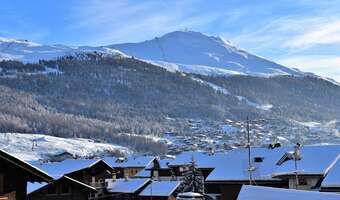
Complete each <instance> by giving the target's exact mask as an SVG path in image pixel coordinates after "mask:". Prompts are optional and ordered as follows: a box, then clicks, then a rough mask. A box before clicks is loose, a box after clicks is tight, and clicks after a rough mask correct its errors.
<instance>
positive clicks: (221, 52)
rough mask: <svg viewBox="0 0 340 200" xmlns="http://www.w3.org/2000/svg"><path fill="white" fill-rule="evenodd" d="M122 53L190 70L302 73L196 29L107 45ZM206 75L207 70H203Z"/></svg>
mask: <svg viewBox="0 0 340 200" xmlns="http://www.w3.org/2000/svg"><path fill="white" fill-rule="evenodd" d="M109 47H110V48H114V49H118V50H120V51H122V52H123V53H125V54H128V55H131V56H134V57H136V58H140V59H143V60H149V61H152V62H154V63H158V64H159V65H161V66H164V64H165V65H166V68H167V66H170V65H171V66H173V67H172V68H175V69H177V70H180V71H184V72H189V73H201V72H202V71H205V72H207V71H209V73H210V72H213V73H212V74H213V75H221V74H230V72H231V74H246V75H256V76H272V75H301V73H300V72H297V71H296V70H293V69H290V68H288V67H284V66H282V65H279V64H277V63H274V62H272V61H269V60H266V59H263V58H261V57H259V56H255V55H252V54H250V53H248V52H246V51H243V50H240V49H238V48H237V47H235V46H233V45H231V43H230V42H229V41H226V40H224V39H223V38H221V37H217V36H210V35H206V34H204V33H201V32H196V31H174V32H170V33H167V34H165V35H163V36H160V37H156V38H154V39H152V40H147V41H144V42H140V43H125V44H116V45H110V46H109ZM205 75H206V73H205Z"/></svg>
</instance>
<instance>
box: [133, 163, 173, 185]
mask: <svg viewBox="0 0 340 200" xmlns="http://www.w3.org/2000/svg"><path fill="white" fill-rule="evenodd" d="M171 161H172V160H171V159H161V160H160V159H154V160H153V162H152V163H151V164H150V165H149V166H148V167H146V168H145V169H143V170H142V171H140V172H138V173H137V174H136V175H135V177H139V178H153V179H154V180H159V181H170V180H173V179H174V172H173V170H172V169H171V168H170V167H169V166H168V165H169V163H170V162H171Z"/></svg>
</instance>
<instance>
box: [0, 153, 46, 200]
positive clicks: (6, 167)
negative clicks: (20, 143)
mask: <svg viewBox="0 0 340 200" xmlns="http://www.w3.org/2000/svg"><path fill="white" fill-rule="evenodd" d="M49 181H52V177H50V176H49V175H48V174H46V173H45V172H43V171H41V170H39V169H38V168H35V167H33V166H32V165H30V164H28V163H26V162H24V161H22V160H20V159H18V158H16V157H14V156H12V155H10V154H9V153H7V152H5V151H3V150H0V199H1V200H24V199H26V193H27V189H26V188H27V182H49Z"/></svg>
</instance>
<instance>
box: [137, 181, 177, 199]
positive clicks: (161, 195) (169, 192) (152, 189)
mask: <svg viewBox="0 0 340 200" xmlns="http://www.w3.org/2000/svg"><path fill="white" fill-rule="evenodd" d="M180 184H181V182H180V181H152V182H151V183H150V184H149V185H148V186H147V187H146V188H145V189H144V190H143V191H142V192H141V193H140V194H139V197H140V199H141V200H144V199H145V200H149V199H158V200H168V199H169V200H175V199H176V194H177V191H176V190H177V188H178V187H179V186H180Z"/></svg>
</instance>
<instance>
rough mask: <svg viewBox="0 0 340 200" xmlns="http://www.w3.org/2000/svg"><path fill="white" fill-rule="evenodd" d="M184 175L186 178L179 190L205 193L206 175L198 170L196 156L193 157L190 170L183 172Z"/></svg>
mask: <svg viewBox="0 0 340 200" xmlns="http://www.w3.org/2000/svg"><path fill="white" fill-rule="evenodd" d="M183 175H184V178H183V180H182V184H181V186H180V189H179V191H182V192H196V193H200V194H204V177H203V175H202V173H201V172H200V171H199V170H197V168H196V161H195V159H194V157H192V161H191V163H190V167H189V170H188V171H186V172H185V173H183Z"/></svg>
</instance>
